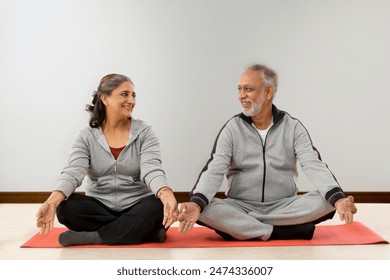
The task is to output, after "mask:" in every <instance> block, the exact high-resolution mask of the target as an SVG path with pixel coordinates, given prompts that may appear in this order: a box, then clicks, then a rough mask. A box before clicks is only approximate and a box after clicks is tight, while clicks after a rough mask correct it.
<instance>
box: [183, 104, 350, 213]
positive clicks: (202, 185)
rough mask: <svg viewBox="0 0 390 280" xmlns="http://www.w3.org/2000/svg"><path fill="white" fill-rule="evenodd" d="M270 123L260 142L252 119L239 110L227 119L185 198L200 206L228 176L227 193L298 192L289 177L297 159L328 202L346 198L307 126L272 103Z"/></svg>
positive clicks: (249, 197) (265, 197)
mask: <svg viewBox="0 0 390 280" xmlns="http://www.w3.org/2000/svg"><path fill="white" fill-rule="evenodd" d="M272 114H273V122H274V125H273V126H272V127H271V128H270V130H269V131H268V134H267V136H266V139H265V141H264V143H263V141H262V139H261V137H260V135H259V133H258V132H257V130H256V128H255V127H254V126H253V125H252V119H251V118H250V117H246V116H245V115H244V114H242V113H241V114H238V115H236V116H234V117H233V118H231V119H230V120H229V121H228V122H227V123H226V124H225V125H224V126H223V127H222V129H221V131H220V132H219V134H218V136H217V139H216V141H215V143H214V147H213V149H212V152H211V158H210V159H209V161H208V162H207V164H206V166H205V167H204V168H203V170H202V171H201V173H200V175H199V177H198V180H197V182H196V184H195V186H194V188H193V189H192V191H191V193H190V201H192V202H195V203H197V204H198V205H199V206H200V207H201V209H202V210H203V209H204V207H206V206H207V205H208V204H209V202H210V201H211V199H212V198H213V197H214V196H215V194H216V193H217V191H218V190H219V188H220V187H221V185H222V181H223V178H224V176H225V175H226V177H227V182H228V190H227V191H226V195H227V196H228V197H230V198H233V199H237V200H240V201H244V202H247V203H251V202H254V204H257V203H258V202H272V201H277V200H280V199H283V198H287V197H291V196H294V195H296V194H297V192H298V189H297V186H296V184H295V180H294V177H295V176H296V175H297V166H296V163H297V160H298V161H299V162H300V164H301V166H302V170H303V171H304V173H305V175H306V176H307V178H308V179H309V180H310V181H311V182H312V184H313V185H314V186H315V187H316V188H317V189H318V190H319V192H320V193H321V194H322V196H323V197H324V199H326V200H327V201H328V202H329V203H330V204H331V205H333V206H334V203H335V202H336V201H337V200H338V199H340V198H343V197H345V194H344V193H343V191H342V189H341V188H340V186H339V184H338V183H337V181H336V179H335V177H334V176H333V174H332V173H331V172H330V170H329V169H328V167H327V165H326V164H325V163H324V162H323V161H322V160H321V157H320V154H319V152H318V151H317V150H316V148H315V147H314V146H313V143H312V141H311V139H310V136H309V134H308V132H307V130H306V128H305V127H304V126H303V125H302V124H301V123H300V122H299V121H298V120H297V119H294V118H292V117H291V116H290V115H289V114H287V113H286V112H284V111H280V110H278V109H277V108H276V106H275V105H273V106H272Z"/></svg>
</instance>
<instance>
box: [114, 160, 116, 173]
mask: <svg viewBox="0 0 390 280" xmlns="http://www.w3.org/2000/svg"><path fill="white" fill-rule="evenodd" d="M114 172H116V161H115V165H114Z"/></svg>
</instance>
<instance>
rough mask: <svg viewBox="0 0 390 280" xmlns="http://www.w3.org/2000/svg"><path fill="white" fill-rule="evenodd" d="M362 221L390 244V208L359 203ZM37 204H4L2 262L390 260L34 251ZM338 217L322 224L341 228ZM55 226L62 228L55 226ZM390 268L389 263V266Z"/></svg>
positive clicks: (314, 250)
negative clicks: (25, 245) (28, 243)
mask: <svg viewBox="0 0 390 280" xmlns="http://www.w3.org/2000/svg"><path fill="white" fill-rule="evenodd" d="M357 206H358V213H357V215H356V216H355V220H356V221H360V222H362V223H363V224H365V225H366V226H368V227H369V228H370V229H372V230H373V231H375V232H376V233H377V234H379V235H380V236H382V237H383V238H385V239H386V240H388V241H390V219H389V216H390V204H358V205H357ZM38 207H39V205H38V204H0V225H1V233H0V259H1V260H390V245H385V244H377V245H344V246H313V247H307V246H304V247H299V246H297V247H261V248H259V247H257V248H253V247H251V248H200V249H197V248H189V249H187V248H185V249H182V248H168V249H150V248H138V249H123V248H113V249H110V248H107V249H106V248H104V249H75V248H73V249H71V248H57V249H46V248H42V249H41V248H40V249H31V248H23V249H22V248H20V245H22V244H23V243H24V242H25V241H27V240H28V239H29V238H30V237H31V236H33V235H34V234H35V233H36V232H37V228H36V227H35V212H36V211H37V209H38ZM340 223H341V222H340V221H339V220H338V216H335V218H334V219H333V220H331V221H327V222H324V223H323V224H340ZM56 226H60V225H59V224H58V223H56ZM389 264H390V263H389Z"/></svg>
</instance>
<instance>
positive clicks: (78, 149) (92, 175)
mask: <svg viewBox="0 0 390 280" xmlns="http://www.w3.org/2000/svg"><path fill="white" fill-rule="evenodd" d="M86 175H87V180H88V181H87V184H86V186H85V193H86V195H88V196H91V197H94V198H96V199H98V200H99V201H101V202H102V203H104V204H105V205H106V206H108V207H109V208H111V209H112V210H114V211H121V210H124V209H126V208H128V207H130V206H132V205H134V204H135V203H137V202H138V201H139V200H140V199H142V198H143V197H146V196H149V195H152V194H156V193H157V191H158V190H159V189H160V188H161V187H163V186H168V182H167V179H166V176H165V172H164V170H163V168H162V164H161V155H160V144H159V141H158V139H157V137H156V135H155V133H154V131H153V129H152V128H151V126H149V125H147V124H146V123H145V122H143V121H141V120H136V119H131V128H130V136H129V141H128V143H127V145H126V147H125V148H124V149H123V150H122V152H121V153H120V155H119V157H118V159H117V160H115V158H114V156H113V155H112V153H111V151H110V148H109V146H108V143H107V141H106V138H105V137H104V134H103V131H102V130H101V128H100V127H99V128H91V127H86V128H85V129H83V130H81V131H80V133H79V134H78V135H77V136H76V137H75V139H74V141H73V145H72V147H71V150H70V155H69V162H68V165H67V166H66V167H65V168H64V169H63V171H62V173H61V176H60V179H59V181H58V183H57V185H56V187H55V190H59V191H62V192H63V193H64V194H65V195H66V197H68V196H69V195H71V194H72V193H73V192H74V191H75V190H76V188H78V187H79V186H80V185H81V183H82V181H83V179H84V177H85V176H86Z"/></svg>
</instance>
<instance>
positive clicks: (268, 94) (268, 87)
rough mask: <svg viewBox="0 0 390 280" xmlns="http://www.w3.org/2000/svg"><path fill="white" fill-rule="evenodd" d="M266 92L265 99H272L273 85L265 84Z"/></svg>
mask: <svg viewBox="0 0 390 280" xmlns="http://www.w3.org/2000/svg"><path fill="white" fill-rule="evenodd" d="M266 93H267V94H266V98H267V100H272V99H273V98H274V93H275V88H274V87H273V86H267V89H266Z"/></svg>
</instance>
